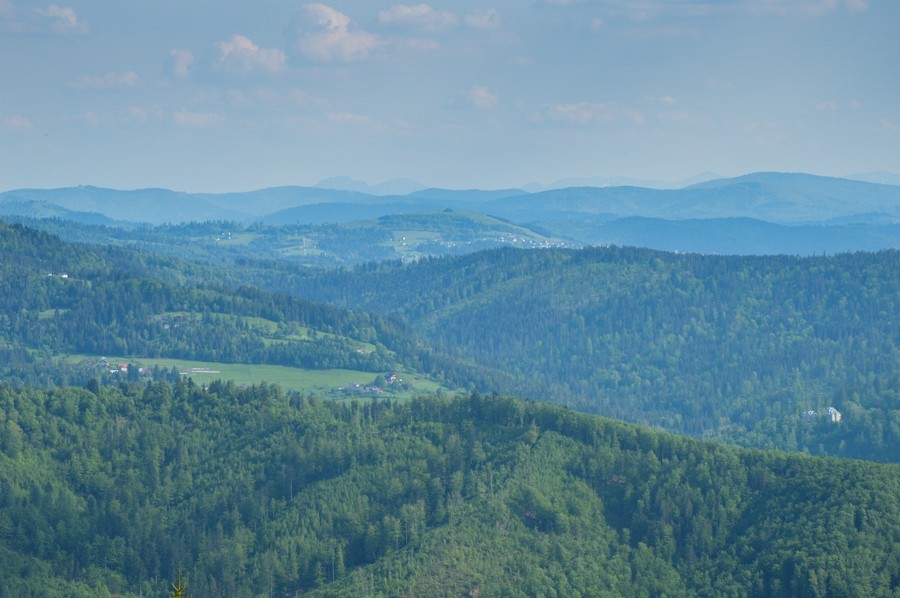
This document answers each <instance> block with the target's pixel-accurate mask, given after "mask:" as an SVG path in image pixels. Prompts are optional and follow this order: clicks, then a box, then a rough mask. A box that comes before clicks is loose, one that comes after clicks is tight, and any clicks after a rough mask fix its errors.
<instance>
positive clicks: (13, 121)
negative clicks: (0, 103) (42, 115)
mask: <svg viewBox="0 0 900 598" xmlns="http://www.w3.org/2000/svg"><path fill="white" fill-rule="evenodd" d="M0 122H2V123H3V126H4V127H5V128H7V129H14V130H16V131H30V130H31V129H33V128H34V123H32V122H31V120H30V119H28V118H25V117H24V116H19V115H10V116H6V117H3V119H2V121H0Z"/></svg>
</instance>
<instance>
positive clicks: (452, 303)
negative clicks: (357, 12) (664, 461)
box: [261, 247, 900, 460]
mask: <svg viewBox="0 0 900 598" xmlns="http://www.w3.org/2000/svg"><path fill="white" fill-rule="evenodd" d="M265 276H268V277H269V279H268V280H267V281H263V284H268V285H270V286H272V287H274V288H279V289H282V290H286V291H290V292H293V293H295V294H298V295H301V296H306V297H310V298H314V299H317V300H322V301H328V302H334V303H338V304H342V305H345V306H348V307H352V308H353V309H365V310H372V311H377V312H380V313H393V314H397V315H399V316H402V317H403V318H405V319H407V320H408V321H409V322H410V323H411V324H413V325H414V326H415V327H416V328H417V329H418V330H419V331H420V332H421V333H422V334H425V335H426V336H427V337H428V338H430V339H431V340H432V341H433V342H434V343H436V344H437V346H439V347H440V348H441V349H442V350H445V351H448V352H451V353H456V354H457V355H459V356H461V357H463V358H466V359H469V360H472V361H476V362H478V363H480V364H482V365H483V366H485V367H486V368H492V369H493V370H494V371H495V372H497V376H496V377H491V376H490V375H489V374H488V375H486V376H484V377H482V378H480V379H478V378H475V379H476V380H478V383H479V384H480V385H482V387H484V388H489V389H492V390H497V391H500V392H510V393H514V394H518V395H522V396H525V397H529V398H535V399H546V398H548V397H549V398H550V399H551V400H554V401H558V402H561V403H564V404H566V405H569V406H572V407H575V408H576V409H579V410H584V411H589V412H593V413H600V414H603V415H607V416H610V417H616V418H622V419H626V420H631V421H635V422H639V423H645V424H649V425H653V426H659V427H662V428H664V429H667V430H671V431H675V432H682V433H688V434H693V435H697V436H707V437H715V438H722V439H727V440H729V441H733V442H739V443H743V444H748V445H754V446H759V447H772V448H782V449H790V450H798V449H799V450H809V451H811V452H816V453H821V454H832V455H843V456H853V457H862V458H871V459H879V460H896V458H897V455H898V447H900V400H898V395H900V384H898V369H897V364H898V363H900V349H898V347H900V342H898V341H900V319H898V317H897V314H898V313H900V294H898V289H900V253H898V252H897V251H883V252H878V253H854V254H842V255H838V256H832V257H817V258H796V257H788V256H766V257H738V256H705V255H697V254H671V253H664V252H657V251H651V250H644V249H633V248H615V247H610V248H591V249H584V250H579V251H570V250H546V251H520V250H512V249H505V250H494V251H486V252H481V253H477V254H472V255H468V256H462V257H457V258H442V259H425V260H421V261H419V262H417V263H414V264H408V265H401V264H399V263H388V264H380V265H375V264H372V265H368V266H362V267H359V268H356V269H354V270H352V271H343V272H328V273H322V274H316V273H308V272H307V273H297V272H289V271H287V270H286V269H282V270H281V271H279V272H274V271H273V272H270V273H268V274H266V275H263V276H262V277H261V279H262V278H264V277H265ZM828 407H835V408H837V409H838V410H839V411H840V412H841V413H842V415H843V420H842V422H841V424H840V425H832V423H831V422H830V421H826V418H825V417H822V416H823V414H824V413H825V411H826V409H827V408H828ZM807 411H816V416H815V417H812V418H807V419H804V418H803V417H802V414H803V413H805V412H807Z"/></svg>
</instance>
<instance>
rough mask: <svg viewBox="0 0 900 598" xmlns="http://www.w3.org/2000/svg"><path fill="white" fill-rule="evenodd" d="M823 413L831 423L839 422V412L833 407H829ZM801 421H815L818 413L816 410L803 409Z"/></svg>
mask: <svg viewBox="0 0 900 598" xmlns="http://www.w3.org/2000/svg"><path fill="white" fill-rule="evenodd" d="M823 415H825V416H826V417H827V418H828V420H829V421H830V422H831V423H833V424H839V423H841V412H840V411H838V410H837V409H835V408H834V407H829V408H828V411H826V412H825V413H824V414H823ZM802 417H803V421H815V420H816V418H818V417H819V414H818V413H817V412H816V411H812V410H810V411H804V412H803V416H802Z"/></svg>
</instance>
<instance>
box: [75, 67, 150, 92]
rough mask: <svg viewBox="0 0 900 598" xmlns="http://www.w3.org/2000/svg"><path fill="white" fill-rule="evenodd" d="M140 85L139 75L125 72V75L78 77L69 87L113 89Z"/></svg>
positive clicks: (109, 74) (111, 74)
mask: <svg viewBox="0 0 900 598" xmlns="http://www.w3.org/2000/svg"><path fill="white" fill-rule="evenodd" d="M140 84H141V78H140V76H138V74H137V73H135V72H134V71H125V72H124V73H106V74H105V75H92V76H84V77H78V78H77V79H73V80H72V81H70V82H69V87H71V88H73V89H113V88H128V87H137V86H138V85H140Z"/></svg>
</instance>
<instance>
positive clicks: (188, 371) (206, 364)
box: [72, 355, 440, 393]
mask: <svg viewBox="0 0 900 598" xmlns="http://www.w3.org/2000/svg"><path fill="white" fill-rule="evenodd" d="M72 359H73V360H76V361H81V360H82V359H94V360H97V359H100V357H99V356H88V355H78V356H73V357H72ZM107 359H108V360H109V363H110V364H112V365H113V367H114V366H115V364H120V363H129V362H131V363H137V364H139V365H140V366H141V367H149V368H152V367H154V366H159V367H161V368H169V369H171V368H175V369H177V370H178V371H179V372H181V374H183V375H185V376H190V377H191V378H192V379H193V380H194V381H195V382H197V383H199V384H202V383H203V382H209V381H212V380H232V381H234V382H235V383H236V384H259V383H261V382H267V383H270V384H278V385H279V386H281V387H282V388H285V389H287V390H329V391H332V390H337V389H338V388H342V387H346V386H349V385H351V384H360V385H362V386H366V385H369V384H371V383H372V381H373V380H374V379H375V376H377V375H378V374H385V373H386V372H363V371H360V370H342V369H334V370H307V369H301V368H292V367H286V366H280V365H259V364H245V363H216V362H211V361H190V360H186V359H170V358H164V357H147V358H138V357H131V358H125V357H109V356H107ZM397 375H398V376H399V377H400V378H402V379H403V380H405V381H406V382H408V383H410V384H411V385H412V387H413V391H412V392H425V393H430V392H435V391H436V390H437V389H438V388H440V385H439V384H438V383H436V382H434V381H432V380H427V379H424V378H418V377H416V376H413V375H411V374H408V373H407V372H397Z"/></svg>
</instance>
